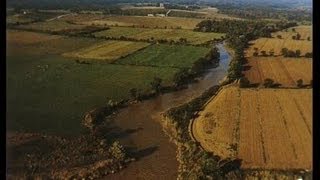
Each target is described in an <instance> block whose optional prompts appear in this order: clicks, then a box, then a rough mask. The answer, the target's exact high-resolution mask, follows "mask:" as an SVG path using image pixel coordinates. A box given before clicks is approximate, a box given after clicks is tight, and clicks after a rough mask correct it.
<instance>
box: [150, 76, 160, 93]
mask: <svg viewBox="0 0 320 180" xmlns="http://www.w3.org/2000/svg"><path fill="white" fill-rule="evenodd" d="M161 82H162V79H161V78H158V77H154V78H153V81H152V82H151V83H150V85H151V88H152V90H154V91H155V92H156V93H159V92H161V87H162V86H161Z"/></svg>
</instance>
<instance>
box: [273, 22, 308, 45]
mask: <svg viewBox="0 0 320 180" xmlns="http://www.w3.org/2000/svg"><path fill="white" fill-rule="evenodd" d="M293 29H294V31H293ZM297 33H299V34H300V35H301V38H300V39H301V40H305V41H307V40H308V37H310V43H311V41H312V26H297V27H294V28H288V29H286V30H282V31H280V32H276V33H273V34H272V37H274V38H276V37H277V36H278V35H280V36H281V37H282V38H283V39H292V36H296V35H297Z"/></svg>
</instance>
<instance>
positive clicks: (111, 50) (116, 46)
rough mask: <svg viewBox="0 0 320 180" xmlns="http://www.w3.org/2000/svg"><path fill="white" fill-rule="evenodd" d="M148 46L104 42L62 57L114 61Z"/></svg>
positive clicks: (126, 42)
mask: <svg viewBox="0 0 320 180" xmlns="http://www.w3.org/2000/svg"><path fill="white" fill-rule="evenodd" d="M147 46H149V43H144V42H131V41H106V42H102V43H99V44H95V45H93V46H90V47H85V48H83V49H79V50H75V51H72V52H68V53H64V54H63V56H66V57H73V58H81V59H82V58H83V59H97V60H107V61H108V62H113V61H114V60H116V59H118V58H121V57H124V56H127V55H129V54H132V53H134V52H135V51H137V50H140V49H142V48H145V47H147Z"/></svg>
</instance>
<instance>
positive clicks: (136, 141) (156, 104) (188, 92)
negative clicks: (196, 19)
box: [106, 44, 231, 180]
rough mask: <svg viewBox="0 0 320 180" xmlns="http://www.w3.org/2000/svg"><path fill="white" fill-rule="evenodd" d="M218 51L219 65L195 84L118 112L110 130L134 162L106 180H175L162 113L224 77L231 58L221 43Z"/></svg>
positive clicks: (175, 164)
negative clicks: (161, 121)
mask: <svg viewBox="0 0 320 180" xmlns="http://www.w3.org/2000/svg"><path fill="white" fill-rule="evenodd" d="M217 48H218V49H219V52H220V62H219V66H218V67H217V68H212V69H208V70H206V72H205V74H204V75H203V77H202V78H201V79H199V81H198V82H197V83H192V84H190V85H189V86H188V88H187V89H183V90H181V91H176V92H171V93H166V94H163V95H160V96H158V97H156V98H153V99H150V100H146V101H143V102H141V103H137V104H133V105H130V106H129V107H127V108H125V109H122V110H120V112H119V113H118V114H117V115H116V116H115V118H114V121H113V122H112V125H111V126H112V127H111V129H113V131H114V132H115V133H117V132H118V138H119V141H120V142H121V143H122V144H123V145H124V146H125V147H126V148H127V149H128V150H129V151H130V152H131V154H133V156H134V157H136V158H137V161H135V162H132V163H130V164H129V165H128V167H126V168H125V169H123V170H122V171H120V172H119V173H116V174H112V175H109V176H107V177H106V178H107V179H148V180H151V179H166V180H171V179H176V178H177V170H178V162H177V160H176V146H175V144H174V143H172V142H170V141H169V137H168V136H166V135H165V133H164V132H163V130H162V126H161V124H160V119H161V113H162V112H165V111H166V110H167V109H169V108H171V107H175V106H178V105H180V104H184V103H186V102H188V101H190V100H191V99H193V98H195V97H197V96H199V95H200V94H202V93H203V92H204V91H205V90H206V89H208V88H210V87H211V86H213V85H217V84H218V83H219V81H221V80H222V79H223V78H224V77H225V76H226V75H227V69H228V67H229V62H230V59H231V58H230V55H229V53H228V52H227V51H226V49H225V47H224V44H217ZM119 132H121V133H119Z"/></svg>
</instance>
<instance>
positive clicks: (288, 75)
mask: <svg viewBox="0 0 320 180" xmlns="http://www.w3.org/2000/svg"><path fill="white" fill-rule="evenodd" d="M243 74H244V75H245V77H246V78H248V80H249V81H250V83H251V84H260V85H261V84H263V82H264V80H265V79H266V78H270V79H272V80H274V82H275V83H279V84H281V86H282V87H297V80H299V79H302V80H303V84H305V85H309V84H310V80H312V60H311V59H309V58H299V59H297V58H283V57H252V58H248V63H247V64H245V67H244V71H243Z"/></svg>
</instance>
